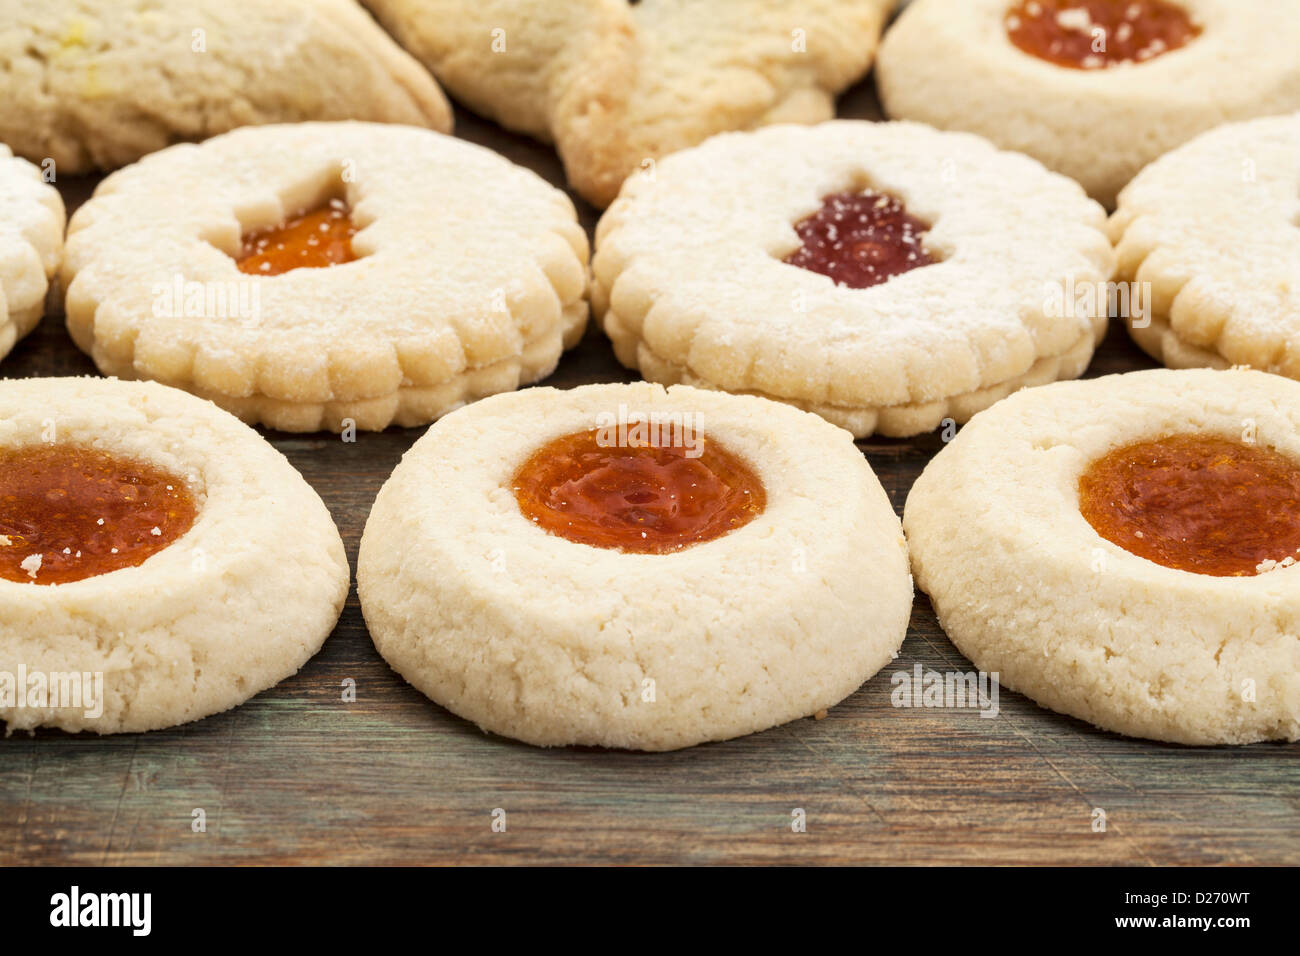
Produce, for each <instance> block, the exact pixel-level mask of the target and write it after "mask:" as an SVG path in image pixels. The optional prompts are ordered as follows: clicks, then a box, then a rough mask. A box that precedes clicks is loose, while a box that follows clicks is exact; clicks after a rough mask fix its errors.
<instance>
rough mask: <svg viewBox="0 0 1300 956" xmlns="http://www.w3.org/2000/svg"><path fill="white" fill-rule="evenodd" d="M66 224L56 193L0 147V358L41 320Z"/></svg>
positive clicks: (33, 170)
mask: <svg viewBox="0 0 1300 956" xmlns="http://www.w3.org/2000/svg"><path fill="white" fill-rule="evenodd" d="M66 220H67V214H66V213H65V212H64V209H63V198H62V197H61V196H60V195H59V191H58V190H57V189H55V188H54V187H53V186H51V185H50V184H49V183H47V182H45V180H44V178H43V177H42V175H41V171H40V170H39V169H37V168H36V167H35V166H33V165H32V164H31V163H29V162H27V161H26V160H25V159H19V158H17V157H15V156H14V155H13V153H12V152H11V151H10V150H9V147H8V146H5V145H4V144H3V143H0V359H3V358H4V357H5V356H6V355H8V354H9V353H10V352H11V351H13V347H14V345H15V344H16V343H17V342H18V340H19V339H21V338H22V337H23V336H24V335H26V334H27V333H28V332H30V331H31V330H32V329H34V328H36V325H37V323H39V322H40V321H41V316H42V315H43V314H44V312H45V295H46V293H47V292H48V291H49V288H50V280H51V279H53V278H54V276H55V274H56V273H57V272H58V271H59V262H60V260H61V258H62V256H63V227H64V225H65V223H66Z"/></svg>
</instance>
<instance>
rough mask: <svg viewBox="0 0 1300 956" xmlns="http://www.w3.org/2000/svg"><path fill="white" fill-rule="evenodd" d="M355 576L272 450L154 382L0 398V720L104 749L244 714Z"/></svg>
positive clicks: (71, 384) (334, 611)
mask: <svg viewBox="0 0 1300 956" xmlns="http://www.w3.org/2000/svg"><path fill="white" fill-rule="evenodd" d="M347 590H348V565H347V559H346V558H345V557H344V553H343V542H342V541H341V540H340V538H339V533H338V530H337V529H336V528H335V526H334V522H333V521H332V520H331V518H330V515H329V512H328V511H326V510H325V506H324V504H322V503H321V500H320V498H319V497H317V495H316V493H315V492H314V491H312V489H311V487H310V486H308V484H307V482H306V481H304V480H303V478H302V476H301V475H300V474H298V472H297V471H295V470H294V468H293V467H292V466H291V465H290V464H289V462H288V461H287V460H285V458H284V456H282V455H281V454H280V453H279V452H278V451H276V450H275V449H274V448H273V447H272V446H271V445H270V444H269V443H268V442H267V441H266V440H265V439H264V438H262V437H261V436H260V435H258V434H257V433H256V432H255V431H253V430H252V429H251V428H249V427H248V426H247V425H244V424H242V423H241V422H240V421H239V420H238V419H236V418H234V417H233V416H232V415H229V414H227V413H226V412H223V411H221V410H220V409H219V408H217V407H215V406H214V405H212V404H211V403H210V402H205V401H202V400H201V399H198V398H195V397H193V396H192V395H187V394H185V393H184V392H181V391H178V390H176V389H172V388H167V387H165V386H162V385H158V384H155V383H152V382H121V381H117V380H113V379H90V378H57V379H52V378H34V379H21V380H12V381H5V382H0V720H3V721H4V722H5V723H6V724H7V726H8V730H9V731H13V730H16V729H32V728H35V727H58V728H62V729H63V730H69V731H80V730H89V731H94V732H97V733H101V734H109V733H120V732H124V731H140V730H153V729H157V728H161V727H170V726H172V725H174V724H180V723H184V722H186V721H190V720H196V719H198V718H200V717H205V716H207V715H209V714H215V713H217V712H219V711H223V710H227V709H228V708H231V707H234V706H236V705H238V704H240V703H243V702H244V701H245V700H247V699H248V698H250V697H252V696H253V695H254V694H256V693H258V692H259V691H261V690H264V689H265V688H267V687H270V686H272V685H273V684H275V683H277V682H278V681H281V680H283V679H284V678H286V677H288V676H290V675H291V674H293V673H294V672H296V671H297V670H298V668H300V667H301V666H302V665H303V664H304V663H305V662H306V661H307V659H308V658H310V657H311V656H312V654H314V653H315V652H316V651H317V650H318V649H319V648H320V646H321V644H322V642H323V641H324V640H325V638H326V636H327V635H328V634H329V632H330V630H331V629H332V628H333V627H334V623H335V621H336V620H337V619H338V616H339V612H340V611H341V610H342V608H343V600H344V597H345V596H346V594H347Z"/></svg>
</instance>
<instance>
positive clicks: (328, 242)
mask: <svg viewBox="0 0 1300 956" xmlns="http://www.w3.org/2000/svg"><path fill="white" fill-rule="evenodd" d="M344 172H347V175H346V176H345V175H344ZM178 209H183V210H184V211H185V214H184V215H178V214H177V210H178ZM290 215H292V218H291V219H289V221H288V222H285V221H284V219H285V217H286V216H290ZM74 220H75V221H74V223H73V224H72V225H71V226H70V227H69V232H70V236H69V240H68V247H69V254H68V256H67V258H66V264H65V266H64V270H63V275H62V283H63V287H64V288H65V289H67V295H66V313H67V319H68V330H69V332H70V334H71V335H72V338H73V341H74V342H76V343H77V345H78V346H79V347H80V348H82V349H83V350H84V351H86V352H88V353H90V354H91V355H92V356H93V357H94V359H95V363H96V365H97V366H98V367H99V369H100V371H102V372H104V373H105V374H107V375H114V376H117V377H120V378H127V379H139V378H154V379H158V380H162V381H165V382H167V383H169V384H172V385H177V386H180V387H183V388H186V389H188V390H191V391H193V392H195V393H196V394H198V395H200V396H202V397H204V398H207V399H210V400H211V401H213V402H215V403H216V404H218V405H220V406H221V407H223V408H225V409H227V410H228V411H231V412H234V413H235V414H236V415H238V416H239V417H241V418H243V419H244V420H245V421H249V422H258V423H261V424H263V425H268V426H270V427H272V428H279V429H282V430H285V431H315V430H317V429H322V428H324V429H331V430H335V431H343V430H346V429H349V428H357V429H364V430H379V429H383V428H386V427H388V426H389V425H392V424H398V425H403V426H413V425H420V424H426V423H428V422H430V421H432V420H434V419H435V418H437V417H439V416H440V415H442V414H444V413H445V412H447V411H449V410H450V409H453V408H456V407H458V406H460V405H462V404H464V403H466V402H469V401H474V400H475V399H478V398H481V397H483V396H484V395H491V394H494V393H496V392H500V391H504V390H508V389H513V388H518V387H519V386H520V385H522V384H528V383H531V382H534V381H536V380H537V379H539V378H541V377H543V376H545V375H549V374H550V373H551V371H552V370H553V369H554V368H555V365H556V363H557V362H558V361H559V357H560V353H561V352H562V351H563V350H564V349H565V348H568V347H571V346H573V345H575V344H576V343H577V341H578V339H579V338H580V337H581V336H582V329H583V325H584V324H585V322H586V318H587V303H586V299H585V293H586V285H587V280H586V273H585V263H586V258H587V237H586V234H585V233H584V232H583V230H582V228H581V227H580V226H579V225H578V222H577V215H576V212H575V210H574V208H573V204H572V202H570V201H569V199H568V198H567V197H566V196H565V195H564V194H563V193H561V192H560V191H559V190H557V189H556V188H554V187H553V186H550V185H548V184H547V183H546V182H544V181H543V180H542V179H541V178H540V177H538V176H537V175H536V174H535V173H532V172H529V171H528V170H525V169H523V168H521V167H518V166H515V165H514V164H512V163H510V162H509V161H508V160H506V159H505V158H503V157H501V156H499V155H497V154H496V153H492V152H490V151H489V150H485V149H483V148H481V147H478V146H473V145H471V144H469V143H466V142H464V141H462V140H457V139H453V138H451V137H447V136H440V135H438V134H437V133H433V132H430V131H428V130H422V129H415V128H412V127H407V126H398V125H380V124H366V123H294V124H288V125H284V126H249V127H244V128H241V129H238V130H235V131H234V132H232V133H227V134H225V135H223V136H217V137H214V138H213V139H209V140H206V141H205V142H203V143H201V144H199V145H197V146H189V145H185V146H183V147H181V148H177V149H165V150H162V151H160V152H158V153H154V154H152V155H150V157H149V160H148V162H147V163H146V162H140V163H137V164H136V165H134V166H131V167H128V168H126V169H122V170H119V171H118V172H117V173H116V174H115V175H114V177H113V182H112V183H111V184H110V185H109V186H107V187H103V186H101V187H100V188H99V189H97V190H96V193H95V195H94V196H93V197H92V198H91V199H90V200H89V201H87V202H86V204H85V205H83V206H82V207H81V209H80V210H78V216H76V217H74ZM341 263H346V265H343V266H341V267H339V268H326V267H327V266H338V265H340V264H341ZM250 275H253V276H260V277H265V281H262V279H250V278H249V276H250ZM160 280H161V281H162V285H163V288H164V293H163V294H159V292H158V291H157V287H158V285H159V282H160ZM169 283H172V284H174V285H175V288H177V289H180V290H181V291H179V292H176V293H174V294H173V293H171V292H168V291H166V290H167V289H168V284H169Z"/></svg>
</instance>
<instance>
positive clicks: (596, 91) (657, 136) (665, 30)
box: [365, 0, 894, 207]
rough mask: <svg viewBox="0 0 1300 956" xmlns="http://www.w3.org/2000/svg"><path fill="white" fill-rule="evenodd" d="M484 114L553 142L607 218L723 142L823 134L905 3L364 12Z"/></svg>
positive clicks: (596, 4) (720, 1)
mask: <svg viewBox="0 0 1300 956" xmlns="http://www.w3.org/2000/svg"><path fill="white" fill-rule="evenodd" d="M365 2H366V5H367V6H368V7H370V9H371V10H373V11H374V13H375V16H377V17H378V18H379V20H380V22H381V23H383V24H384V26H385V27H387V28H388V30H389V31H390V32H391V33H392V34H393V36H395V37H397V39H398V41H399V42H401V43H402V45H403V46H405V47H406V48H407V49H408V50H410V51H411V52H412V53H414V54H415V55H416V56H417V57H418V58H419V59H420V61H421V62H423V63H424V64H425V65H427V66H428V67H429V69H430V70H432V71H433V72H434V73H435V74H436V75H437V77H438V78H439V80H440V81H442V82H443V83H444V84H446V86H447V89H448V90H450V91H451V92H452V93H453V95H455V96H456V97H458V98H459V99H460V100H462V101H463V102H465V103H466V104H468V105H469V106H470V107H472V108H473V109H474V110H475V111H477V112H479V113H482V114H483V115H484V116H488V117H491V118H492V119H494V120H496V121H497V122H499V123H501V124H502V125H504V126H506V127H509V128H510V129H514V130H519V131H521V132H524V133H528V134H529V135H531V136H535V137H537V138H539V139H542V140H545V141H548V142H549V141H552V140H553V141H554V142H555V144H556V148H557V149H558V151H559V153H560V158H561V159H562V160H563V161H564V167H565V172H566V173H567V175H568V178H569V181H570V182H571V183H572V184H573V186H574V188H575V189H576V190H577V191H578V192H579V193H580V194H581V195H582V196H583V197H584V198H586V199H588V200H589V201H590V202H592V203H594V204H596V205H597V206H602V207H603V206H607V205H609V203H610V202H611V201H612V200H613V199H614V197H615V196H616V195H617V194H618V189H619V186H620V184H621V183H622V182H623V180H624V179H626V178H627V176H628V175H630V174H631V173H632V172H634V171H635V170H637V169H638V168H641V167H642V165H643V164H646V163H649V162H651V161H653V160H655V159H658V158H659V157H662V156H666V155H667V154H669V153H671V152H674V151H676V150H678V149H683V148H685V147H687V146H693V145H695V144H696V143H699V142H700V141H701V140H704V139H705V138H707V137H708V136H710V135H712V134H713V133H718V132H722V131H724V130H732V129H750V128H753V127H757V126H762V125H765V124H768V123H817V122H821V121H823V120H827V119H830V118H831V117H832V116H834V115H835V96H836V94H838V93H839V92H840V91H841V90H843V89H845V88H846V87H848V86H849V85H850V84H852V83H854V82H856V81H857V80H858V79H860V78H861V77H862V76H863V75H865V74H866V72H867V70H868V69H869V68H870V66H871V61H872V58H873V56H874V54H875V50H876V44H877V42H878V40H879V39H880V32H881V29H882V27H883V26H884V21H885V18H886V16H887V15H888V14H889V12H890V11H891V10H892V8H893V6H894V0H811V2H807V0H806V2H801V3H799V4H798V5H797V9H787V8H786V6H785V5H783V4H774V3H771V2H770V0H710V2H708V3H699V2H697V0H641V2H640V3H637V4H635V5H633V4H629V3H627V2H626V0H565V2H563V3H555V2H551V0H365Z"/></svg>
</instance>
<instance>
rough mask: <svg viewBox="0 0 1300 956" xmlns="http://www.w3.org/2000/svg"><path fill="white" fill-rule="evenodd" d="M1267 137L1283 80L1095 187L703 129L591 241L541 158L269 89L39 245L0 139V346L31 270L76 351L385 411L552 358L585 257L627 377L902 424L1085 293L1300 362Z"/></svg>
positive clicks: (169, 374) (1199, 351)
mask: <svg viewBox="0 0 1300 956" xmlns="http://www.w3.org/2000/svg"><path fill="white" fill-rule="evenodd" d="M1298 151H1300V114H1296V115H1292V116H1282V117H1266V118H1263V119H1258V120H1252V121H1248V122H1245V123H1238V124H1229V125H1226V126H1222V127H1219V128H1217V129H1215V130H1212V131H1211V132H1209V133H1206V134H1203V135H1201V136H1200V137H1198V138H1197V139H1195V140H1193V141H1192V142H1191V143H1189V144H1187V145H1185V146H1183V147H1180V148H1179V149H1177V150H1175V151H1173V152H1172V153H1170V154H1168V155H1167V156H1165V157H1162V158H1161V159H1159V160H1158V161H1156V162H1155V163H1153V164H1151V166H1149V167H1148V168H1147V169H1146V170H1144V171H1143V172H1142V173H1141V174H1140V175H1139V176H1138V177H1137V178H1136V179H1135V180H1134V181H1133V183H1132V184H1130V186H1129V187H1128V188H1126V189H1125V190H1124V192H1123V193H1122V196H1121V200H1120V205H1119V209H1118V211H1117V212H1116V213H1115V214H1114V215H1113V216H1112V217H1111V218H1110V220H1109V221H1108V220H1107V218H1106V216H1105V214H1104V212H1103V210H1102V208H1101V207H1100V205H1098V204H1097V203H1096V202H1095V201H1094V200H1091V199H1089V198H1087V197H1086V196H1085V195H1084V194H1083V192H1082V190H1081V189H1080V188H1079V186H1078V185H1077V184H1076V183H1074V182H1072V181H1070V180H1068V179H1067V178H1065V177H1063V176H1061V175H1059V174H1056V173H1052V172H1049V171H1048V170H1046V169H1044V168H1043V167H1042V166H1041V165H1039V164H1038V163H1037V162H1035V161H1034V160H1032V159H1030V158H1029V157H1026V156H1023V155H1021V154H1018V153H1011V152H1003V151H999V150H997V149H996V148H994V147H993V146H992V145H990V144H989V143H988V142H987V141H985V140H982V139H980V138H978V137H975V136H973V135H970V134H962V133H945V132H940V131H937V130H934V129H931V128H929V127H926V126H922V125H919V124H913V123H883V124H882V123H866V122H860V121H832V122H829V123H824V124H820V125H817V126H811V127H802V126H772V127H767V128H765V129H763V130H760V131H758V132H754V133H730V134H721V135H719V136H715V137H713V138H712V139H710V140H708V141H707V142H706V143H704V144H702V145H701V146H698V147H693V148H690V149H686V150H683V151H681V152H678V153H676V154H674V155H672V156H670V157H668V158H666V159H664V160H663V161H662V162H660V163H658V164H657V165H656V166H655V167H654V168H653V170H651V171H648V172H645V173H638V174H635V175H634V176H633V177H632V178H631V179H630V180H628V182H627V183H626V184H625V185H624V187H623V189H622V192H621V194H620V197H619V199H618V200H617V201H616V202H615V203H614V204H613V205H612V206H611V207H610V208H609V210H608V211H607V212H606V213H605V215H604V216H603V217H602V218H601V220H600V223H599V226H598V229H597V233H596V251H595V256H594V258H593V259H592V262H591V266H590V270H589V269H588V246H587V239H586V235H585V233H584V231H583V230H582V228H581V227H580V226H579V224H578V222H577V218H576V213H575V211H574V207H573V204H572V203H571V202H570V201H569V200H568V198H567V197H566V196H565V195H564V194H563V193H562V192H560V191H559V190H557V189H555V188H554V187H552V186H550V185H548V184H547V183H545V182H544V181H542V180H541V179H540V178H539V177H537V176H536V175H535V174H533V173H532V172H530V171H527V170H525V169H522V168H520V167H518V166H515V165H514V164H512V163H510V162H509V161H508V160H506V159H504V158H503V157H501V156H498V155H496V154H495V153H492V152H490V151H488V150H485V149H482V148H479V147H475V146H472V145H469V144H466V143H464V142H462V141H459V140H456V139H453V138H451V137H448V136H444V135H441V134H437V133H434V132H431V131H428V130H422V129H417V128H412V127H405V126H398V125H391V124H385V125H379V124H362V123H300V124H292V125H286V126H261V127H245V128H242V129H239V130H236V131H234V132H231V133H227V134H224V135H221V136H217V137H214V138H212V139H210V140H208V141H206V142H204V143H202V144H199V145H190V144H183V145H178V146H173V147H169V148H167V149H165V150H162V151H159V152H157V153H154V154H151V155H150V156H148V157H146V158H145V159H143V160H141V161H140V162H138V163H135V164H133V165H131V166H129V167H126V168H124V169H122V170H119V171H118V172H116V173H114V174H112V175H110V176H109V177H107V178H106V179H105V180H104V181H103V182H102V183H101V184H100V186H99V187H98V189H97V190H96V191H95V195H94V196H93V197H92V198H91V199H90V200H89V201H88V202H87V203H86V204H85V205H84V206H83V207H82V208H81V209H80V210H79V211H78V212H77V214H76V215H75V216H74V217H73V218H72V221H71V223H70V225H69V228H68V236H67V241H66V248H64V247H63V239H62V224H63V210H62V205H61V201H60V200H59V197H58V194H57V192H56V191H55V190H54V189H53V187H51V186H49V185H48V184H46V183H43V182H42V178H41V176H40V173H39V171H38V170H37V169H36V168H35V167H34V166H32V165H31V164H30V163H28V162H26V161H24V160H21V159H18V158H16V157H12V156H8V155H5V156H3V157H0V190H3V191H4V195H5V197H6V199H7V203H6V213H5V214H4V216H3V225H0V238H3V240H4V242H3V245H0V269H2V270H3V272H2V273H0V275H2V276H3V280H4V281H3V282H0V288H3V292H4V301H3V302H0V320H3V325H0V329H3V339H2V340H0V347H3V349H4V351H8V349H9V348H11V347H12V345H13V343H14V341H15V340H16V339H17V338H18V337H20V336H21V335H23V334H25V333H26V332H27V331H30V329H31V328H32V327H33V326H34V325H35V322H36V321H37V319H38V317H39V315H40V313H41V307H42V304H43V301H44V299H45V293H46V289H47V285H48V283H49V280H50V278H51V277H52V276H53V275H54V274H55V272H56V271H58V272H59V274H60V275H61V279H62V286H63V288H64V291H65V298H64V305H65V311H66V314H67V322H68V328H69V331H70V333H71V335H72V338H73V340H74V341H75V342H76V343H77V345H78V346H79V347H80V348H81V349H82V350H84V351H85V352H86V353H88V354H89V355H91V356H92V357H93V358H94V360H95V362H96V364H97V365H98V367H99V368H100V370H101V371H103V372H104V373H105V374H109V375H114V376H117V377H121V378H147V379H154V380H157V381H161V382H164V383H166V384H170V385H175V386H178V387H181V388H185V389H188V390H190V391H193V392H194V393H195V394H198V395H201V396H203V397H206V398H209V399H211V400H212V401H214V402H216V403H217V404H218V405H221V406H222V407H223V408H226V409H228V410H230V411H232V412H234V413H235V414H237V415H238V416H239V417H241V418H242V419H244V420H245V421H249V422H252V423H259V424H263V425H268V426H270V427H274V428H279V429H283V430H289V431H314V430H319V429H322V428H323V429H332V430H342V429H344V428H347V427H356V428H361V429H382V428H384V427H387V426H388V425H390V424H398V425H404V426H415V425H421V424H426V423H428V422H430V421H433V420H435V419H436V418H438V417H439V416H440V415H442V414H444V413H446V412H447V411H449V410H451V409H453V408H456V407H458V406H459V405H461V404H464V403H465V402H468V401H472V400H474V399H477V398H481V397H483V396H485V395H488V394H494V393H497V392H501V391H508V390H512V389H514V388H517V387H519V386H520V385H524V384H529V383H532V382H535V381H537V380H539V379H541V378H543V377H545V376H546V375H548V374H550V372H551V371H552V370H553V369H554V368H555V365H556V363H557V362H558V360H559V357H560V355H561V353H562V351H563V350H564V349H565V348H568V347H570V346H572V345H574V344H575V343H576V342H577V341H578V339H579V338H580V337H581V335H582V332H583V329H584V327H585V324H586V320H587V314H588V302H587V300H588V276H589V274H590V300H591V305H592V307H593V309H594V312H595V314H596V316H597V318H598V319H599V321H600V323H601V325H602V327H603V329H604V330H605V332H606V333H607V334H608V335H609V337H610V339H611V340H612V342H613V344H614V348H615V352H616V354H617V356H618V358H619V359H620V360H621V361H622V362H623V363H624V364H625V365H628V366H629V367H632V368H637V369H639V370H640V371H641V373H642V374H643V375H644V376H645V377H646V378H647V379H650V380H652V381H658V382H662V383H665V384H676V383H682V384H690V385H696V386H700V387H708V388H715V389H720V390H725V391H732V392H749V393H754V394H759V395H763V396H766V397H770V398H774V399H778V400H781V401H785V402H789V403H791V404H794V405H796V406H799V407H802V408H805V409H808V410H811V411H815V412H817V413H818V414H821V415H822V416H823V417H825V418H827V419H828V420H830V421H832V422H835V423H836V424H839V425H841V426H842V427H844V428H846V429H848V430H849V431H851V432H853V433H854V435H856V436H857V437H865V436H867V435H870V434H873V433H880V434H885V435H891V436H908V435H915V434H918V433H921V432H925V431H929V430H932V429H934V428H936V427H937V426H938V425H939V424H940V423H941V422H942V421H944V420H945V419H951V420H952V421H954V422H964V421H966V420H968V419H969V418H970V416H971V415H972V414H974V413H975V412H977V411H979V410H980V409H983V408H986V407H988V406H989V405H990V404H992V403H993V402H995V401H997V400H998V399H1000V398H1002V397H1004V396H1005V395H1007V394H1009V393H1010V392H1011V391H1013V390H1015V389H1017V388H1019V387H1022V386H1025V385H1038V384H1043V383H1046V382H1049V381H1055V380H1058V379H1063V378H1074V377H1077V376H1078V375H1079V374H1081V373H1082V372H1083V370H1084V369H1085V368H1086V367H1087V365H1088V362H1089V360H1090V358H1091V356H1092V353H1093V350H1094V348H1095V346H1096V344H1097V342H1098V341H1099V340H1100V338H1101V336H1102V335H1103V334H1104V333H1105V330H1106V327H1107V322H1108V318H1109V316H1110V314H1111V312H1112V310H1113V309H1115V308H1118V309H1119V311H1121V312H1123V313H1125V314H1126V316H1127V318H1128V320H1129V321H1128V323H1127V324H1128V327H1129V329H1130V331H1131V332H1132V334H1133V336H1134V337H1135V339H1136V340H1137V341H1138V343H1139V344H1140V345H1141V346H1142V347H1143V348H1145V349H1146V350H1147V351H1149V352H1150V353H1151V354H1152V355H1154V356H1155V357H1156V358H1157V359H1160V360H1162V361H1164V362H1165V363H1166V364H1167V365H1170V366H1173V367H1193V366H1211V367H1228V366H1230V365H1250V366H1252V367H1256V368H1261V369H1264V370H1268V371H1274V372H1278V373H1280V374H1285V375H1290V376H1292V377H1296V376H1300V287H1297V284H1296V283H1295V281H1294V276H1295V275H1296V274H1297V273H1298V272H1300V232H1298V231H1297V229H1296V222H1297V218H1298V217H1300V214H1298V213H1297V209H1296V207H1297V203H1298V202H1300V189H1297V187H1296V183H1295V162H1296V159H1295V157H1296V155H1297V152H1298ZM1009 182H1014V183H1015V184H1016V186H1015V189H1014V191H1013V192H1011V191H1009V190H1008V188H1007V185H1006V184H1007V183H1009ZM1112 242H1113V243H1114V246H1112Z"/></svg>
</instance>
